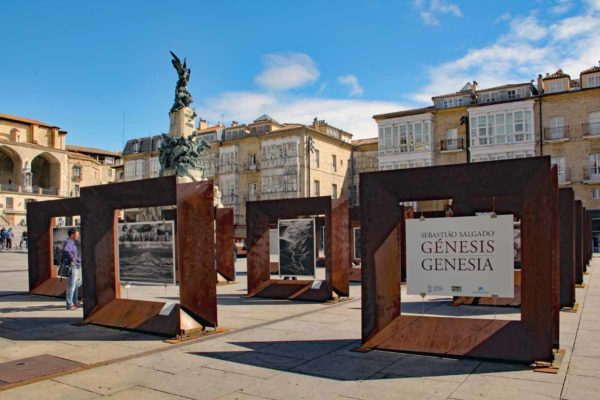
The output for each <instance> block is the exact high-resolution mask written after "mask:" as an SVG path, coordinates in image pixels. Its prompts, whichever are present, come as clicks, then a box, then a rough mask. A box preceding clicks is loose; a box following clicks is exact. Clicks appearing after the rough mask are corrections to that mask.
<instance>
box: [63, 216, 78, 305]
mask: <svg viewBox="0 0 600 400" xmlns="http://www.w3.org/2000/svg"><path fill="white" fill-rule="evenodd" d="M67 234H68V235H69V237H68V238H67V240H65V241H64V243H63V250H62V256H63V259H62V263H63V265H64V266H65V267H66V268H67V271H68V272H67V276H68V277H69V278H68V279H69V280H68V283H67V295H66V296H67V310H77V308H79V298H78V296H79V293H78V292H79V288H80V287H81V254H80V253H79V247H78V245H77V241H78V240H79V231H77V229H75V228H70V229H69V230H68V231H67Z"/></svg>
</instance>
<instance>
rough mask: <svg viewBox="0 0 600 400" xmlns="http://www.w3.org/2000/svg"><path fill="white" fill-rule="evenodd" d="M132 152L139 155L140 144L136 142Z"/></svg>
mask: <svg viewBox="0 0 600 400" xmlns="http://www.w3.org/2000/svg"><path fill="white" fill-rule="evenodd" d="M132 150H133V152H134V153H139V152H140V142H134V143H133V149H132Z"/></svg>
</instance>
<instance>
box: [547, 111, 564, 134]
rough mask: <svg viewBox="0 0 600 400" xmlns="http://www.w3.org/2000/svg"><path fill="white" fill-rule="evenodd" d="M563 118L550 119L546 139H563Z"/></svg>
mask: <svg viewBox="0 0 600 400" xmlns="http://www.w3.org/2000/svg"><path fill="white" fill-rule="evenodd" d="M563 125H564V122H563V117H561V116H559V117H552V118H550V121H549V127H548V130H549V135H548V139H561V138H563V137H564V132H563Z"/></svg>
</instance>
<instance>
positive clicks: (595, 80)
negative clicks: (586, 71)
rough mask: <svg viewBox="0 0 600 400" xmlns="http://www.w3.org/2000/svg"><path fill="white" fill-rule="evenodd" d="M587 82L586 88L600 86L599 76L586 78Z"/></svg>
mask: <svg viewBox="0 0 600 400" xmlns="http://www.w3.org/2000/svg"><path fill="white" fill-rule="evenodd" d="M587 80H588V82H587V83H588V87H599V86H600V75H596V76H589V77H588V78H587Z"/></svg>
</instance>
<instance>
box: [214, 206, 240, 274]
mask: <svg viewBox="0 0 600 400" xmlns="http://www.w3.org/2000/svg"><path fill="white" fill-rule="evenodd" d="M215 212H216V229H217V232H216V233H217V242H216V249H217V250H216V262H217V273H219V275H221V276H222V277H223V278H225V279H227V280H228V281H229V282H233V281H235V264H234V260H233V247H234V246H235V242H234V229H233V208H217V209H216V211H215Z"/></svg>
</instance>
